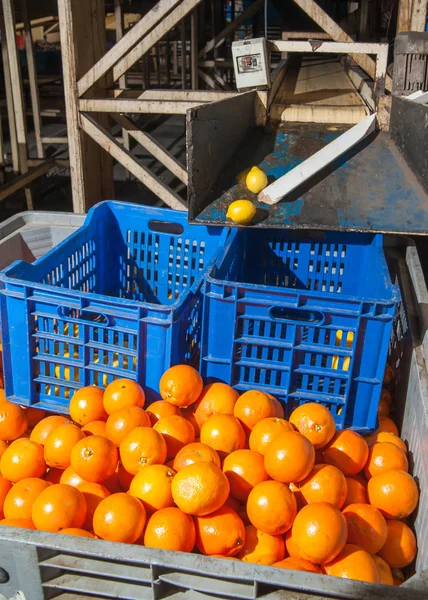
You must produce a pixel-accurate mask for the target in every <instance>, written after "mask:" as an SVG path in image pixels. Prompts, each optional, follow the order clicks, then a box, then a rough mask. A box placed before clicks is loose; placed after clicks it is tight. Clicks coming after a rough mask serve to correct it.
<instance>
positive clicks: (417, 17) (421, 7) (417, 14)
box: [410, 0, 427, 31]
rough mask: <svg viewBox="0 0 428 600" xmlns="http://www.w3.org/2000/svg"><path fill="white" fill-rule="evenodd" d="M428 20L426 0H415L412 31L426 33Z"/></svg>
mask: <svg viewBox="0 0 428 600" xmlns="http://www.w3.org/2000/svg"><path fill="white" fill-rule="evenodd" d="M426 18H427V2H426V0H413V6H412V16H411V19H410V31H425V25H426Z"/></svg>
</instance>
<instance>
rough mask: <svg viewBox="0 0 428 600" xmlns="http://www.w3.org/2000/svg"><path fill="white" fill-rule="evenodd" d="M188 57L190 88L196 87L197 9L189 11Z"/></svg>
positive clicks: (195, 88) (197, 58) (194, 88)
mask: <svg viewBox="0 0 428 600" xmlns="http://www.w3.org/2000/svg"><path fill="white" fill-rule="evenodd" d="M190 57H191V69H192V90H197V89H198V61H199V57H198V9H197V8H195V9H194V10H193V11H192V12H191V13H190Z"/></svg>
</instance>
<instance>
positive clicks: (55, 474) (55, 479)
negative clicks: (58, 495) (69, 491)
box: [45, 468, 64, 483]
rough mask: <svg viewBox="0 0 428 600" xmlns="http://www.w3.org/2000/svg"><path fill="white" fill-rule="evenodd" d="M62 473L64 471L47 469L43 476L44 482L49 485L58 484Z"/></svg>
mask: <svg viewBox="0 0 428 600" xmlns="http://www.w3.org/2000/svg"><path fill="white" fill-rule="evenodd" d="M63 473H64V471H63V470H62V469H55V468H53V469H49V471H48V472H47V473H46V475H45V481H49V483H60V479H61V477H62V474H63Z"/></svg>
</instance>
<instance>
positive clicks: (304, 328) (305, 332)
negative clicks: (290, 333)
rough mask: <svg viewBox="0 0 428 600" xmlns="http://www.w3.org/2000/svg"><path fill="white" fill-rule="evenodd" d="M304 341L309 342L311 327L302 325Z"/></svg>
mask: <svg viewBox="0 0 428 600" xmlns="http://www.w3.org/2000/svg"><path fill="white" fill-rule="evenodd" d="M301 332H302V342H307V341H308V337H309V327H301Z"/></svg>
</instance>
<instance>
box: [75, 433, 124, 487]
mask: <svg viewBox="0 0 428 600" xmlns="http://www.w3.org/2000/svg"><path fill="white" fill-rule="evenodd" d="M118 460H119V456H118V452H117V448H116V446H115V445H114V444H113V442H112V441H110V440H109V439H107V438H105V437H102V436H100V435H91V436H89V437H84V438H83V440H80V441H79V442H77V444H76V445H75V446H74V448H73V450H72V451H71V456H70V462H71V466H72V468H73V469H74V470H75V472H76V473H77V474H78V475H80V477H82V479H84V480H85V481H91V482H93V483H100V482H101V481H104V480H105V479H108V478H109V477H111V476H112V475H113V473H114V472H115V471H116V468H117V463H118Z"/></svg>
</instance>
